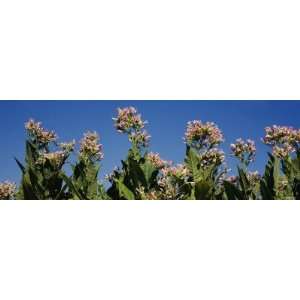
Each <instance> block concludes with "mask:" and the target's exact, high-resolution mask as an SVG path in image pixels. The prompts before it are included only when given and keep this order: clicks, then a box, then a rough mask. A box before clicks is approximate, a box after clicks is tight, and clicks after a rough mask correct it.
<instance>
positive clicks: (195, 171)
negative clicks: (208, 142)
mask: <svg viewBox="0 0 300 300" xmlns="http://www.w3.org/2000/svg"><path fill="white" fill-rule="evenodd" d="M185 163H186V166H187V168H188V169H189V171H190V172H191V173H192V176H193V180H194V181H195V182H197V181H199V180H201V178H202V176H201V175H202V174H201V170H200V161H199V156H198V154H197V152H196V151H195V150H194V149H193V148H191V147H190V146H187V147H186V158H185Z"/></svg>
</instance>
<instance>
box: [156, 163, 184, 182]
mask: <svg viewBox="0 0 300 300" xmlns="http://www.w3.org/2000/svg"><path fill="white" fill-rule="evenodd" d="M161 172H162V175H163V177H168V176H173V177H176V178H181V179H183V178H184V177H186V176H187V175H188V174H189V170H188V169H187V167H186V166H185V165H183V164H178V165H176V166H165V167H164V168H162V169H161Z"/></svg>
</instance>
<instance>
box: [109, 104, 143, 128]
mask: <svg viewBox="0 0 300 300" xmlns="http://www.w3.org/2000/svg"><path fill="white" fill-rule="evenodd" d="M113 120H114V121H115V127H116V129H117V130H118V131H119V132H125V133H130V132H131V130H140V129H142V128H144V126H145V124H146V122H144V121H142V119H141V115H139V114H138V113H137V110H136V109H135V108H134V107H125V108H123V109H121V108H118V116H117V118H113Z"/></svg>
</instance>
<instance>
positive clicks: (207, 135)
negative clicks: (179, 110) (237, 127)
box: [184, 120, 223, 149]
mask: <svg viewBox="0 0 300 300" xmlns="http://www.w3.org/2000/svg"><path fill="white" fill-rule="evenodd" d="M184 140H185V142H186V144H188V145H190V146H193V147H195V148H196V149H202V148H203V147H205V148H212V147H213V146H216V145H219V144H220V143H221V142H222V141H223V134H222V132H221V130H220V129H219V128H218V126H217V125H216V124H215V123H212V122H206V123H202V122H201V121H197V120H195V121H190V122H188V123H187V129H186V132H185V137H184Z"/></svg>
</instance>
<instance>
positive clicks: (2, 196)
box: [0, 181, 17, 200]
mask: <svg viewBox="0 0 300 300" xmlns="http://www.w3.org/2000/svg"><path fill="white" fill-rule="evenodd" d="M16 190H17V187H16V184H15V183H13V182H10V181H4V182H0V200H11V199H13V198H14V197H15V194H16Z"/></svg>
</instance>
